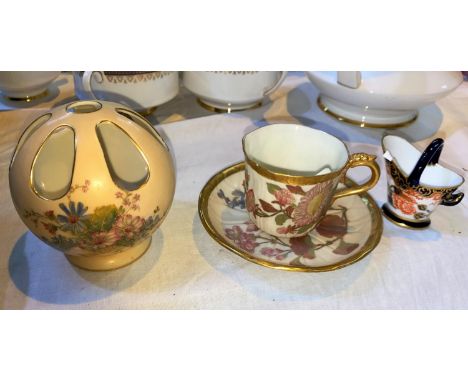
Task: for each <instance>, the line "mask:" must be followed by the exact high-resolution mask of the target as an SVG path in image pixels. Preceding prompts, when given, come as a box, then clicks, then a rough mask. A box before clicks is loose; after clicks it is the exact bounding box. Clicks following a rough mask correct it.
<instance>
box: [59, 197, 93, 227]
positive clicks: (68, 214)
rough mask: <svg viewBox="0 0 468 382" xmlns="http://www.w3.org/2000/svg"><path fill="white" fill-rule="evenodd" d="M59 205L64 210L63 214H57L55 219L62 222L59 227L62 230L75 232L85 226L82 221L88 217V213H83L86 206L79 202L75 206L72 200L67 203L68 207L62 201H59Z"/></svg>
mask: <svg viewBox="0 0 468 382" xmlns="http://www.w3.org/2000/svg"><path fill="white" fill-rule="evenodd" d="M59 207H60V208H61V210H62V211H63V212H65V216H64V215H57V220H58V221H59V222H60V223H62V225H61V227H60V228H61V229H62V230H64V231H71V232H73V233H77V232H80V231H82V230H83V229H84V228H85V223H84V222H85V220H86V219H88V217H89V215H85V213H86V211H88V207H85V206H84V205H83V203H81V202H78V204H77V205H76V206H75V202H72V201H70V202H69V203H68V207H67V206H66V205H65V204H63V203H60V204H59Z"/></svg>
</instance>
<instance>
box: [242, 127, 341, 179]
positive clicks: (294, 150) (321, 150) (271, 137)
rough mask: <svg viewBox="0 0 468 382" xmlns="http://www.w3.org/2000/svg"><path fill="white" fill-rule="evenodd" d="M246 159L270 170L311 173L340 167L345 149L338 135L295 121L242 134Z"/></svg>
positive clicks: (295, 173) (309, 174)
mask: <svg viewBox="0 0 468 382" xmlns="http://www.w3.org/2000/svg"><path fill="white" fill-rule="evenodd" d="M243 144H244V151H245V154H246V155H247V157H248V158H250V159H252V160H254V161H255V162H257V163H259V164H260V165H262V166H265V167H266V168H268V169H269V170H271V171H276V172H281V173H286V174H289V175H303V176H313V175H322V174H327V173H330V172H334V171H337V170H340V169H342V168H343V167H344V165H345V164H346V162H347V161H348V155H349V154H348V150H347V148H346V146H345V144H344V143H343V142H341V141H340V140H339V139H338V138H335V137H334V136H332V135H330V134H327V133H325V132H323V131H320V130H315V129H312V128H310V127H307V126H301V125H294V124H275V125H268V126H265V127H262V128H260V129H257V130H255V131H253V132H251V133H249V134H247V135H246V136H245V137H244V140H243Z"/></svg>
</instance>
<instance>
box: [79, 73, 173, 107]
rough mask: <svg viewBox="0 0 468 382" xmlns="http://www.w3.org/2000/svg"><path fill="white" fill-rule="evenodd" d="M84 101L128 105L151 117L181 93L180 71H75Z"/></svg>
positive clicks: (81, 97) (80, 95)
mask: <svg viewBox="0 0 468 382" xmlns="http://www.w3.org/2000/svg"><path fill="white" fill-rule="evenodd" d="M73 77H74V83H75V91H76V93H77V96H78V98H80V99H100V100H104V101H112V102H118V103H121V104H123V105H126V106H128V107H130V108H132V109H134V110H136V111H138V112H139V113H140V114H143V115H147V114H150V113H151V112H153V111H154V110H155V109H156V106H159V105H162V104H164V103H166V102H168V101H170V100H171V99H173V98H174V97H175V96H176V95H177V94H178V93H179V74H178V72H99V71H87V72H74V73H73Z"/></svg>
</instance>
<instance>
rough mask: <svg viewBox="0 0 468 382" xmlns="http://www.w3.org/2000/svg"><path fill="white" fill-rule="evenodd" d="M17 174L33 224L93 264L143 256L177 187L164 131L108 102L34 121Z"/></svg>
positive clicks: (114, 264)
mask: <svg viewBox="0 0 468 382" xmlns="http://www.w3.org/2000/svg"><path fill="white" fill-rule="evenodd" d="M9 179H10V192H11V197H12V199H13V202H14V205H15V207H16V210H17V212H18V214H19V215H20V217H21V219H22V220H23V222H24V223H25V224H26V225H27V226H28V228H29V229H30V230H31V231H32V232H33V233H34V234H35V235H36V236H37V237H38V238H40V239H41V240H42V241H44V242H45V243H46V244H48V245H50V246H51V247H53V248H55V249H58V250H60V251H62V252H63V253H65V254H66V256H67V258H68V260H69V261H70V262H71V263H72V264H74V265H76V266H78V267H80V268H84V269H88V270H110V269H116V268H120V267H122V266H125V265H128V264H130V263H131V262H133V261H134V260H136V259H137V258H139V257H140V256H142V255H143V254H144V253H145V251H146V250H147V248H148V246H149V244H150V241H151V234H152V233H153V232H154V231H155V230H156V229H157V228H158V227H159V225H160V224H161V222H162V221H163V219H164V218H165V216H166V215H167V212H168V210H169V208H170V206H171V203H172V199H173V196H174V190H175V172H174V166H173V162H172V157H171V155H170V153H169V149H168V147H167V145H166V144H165V142H164V141H163V139H162V138H161V137H160V136H159V135H158V133H157V132H156V130H154V128H153V127H152V126H151V125H150V124H149V122H147V121H146V120H145V119H144V118H142V117H141V116H140V115H139V114H137V113H135V112H134V111H132V110H130V109H128V108H126V107H124V106H123V105H120V104H117V103H111V102H105V101H78V102H73V103H70V104H68V105H64V106H59V107H56V108H54V109H52V110H50V112H48V113H46V114H44V115H42V116H40V117H39V118H37V119H36V120H35V121H33V122H32V123H31V124H30V125H29V126H28V127H27V128H26V130H25V131H24V133H23V135H22V136H21V138H20V141H19V143H18V145H17V147H16V150H15V152H14V154H13V157H12V160H11V164H10V178H9Z"/></svg>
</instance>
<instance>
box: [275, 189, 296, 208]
mask: <svg viewBox="0 0 468 382" xmlns="http://www.w3.org/2000/svg"><path fill="white" fill-rule="evenodd" d="M275 198H276V201H277V202H278V203H279V204H280V206H282V207H285V206H288V205H290V204H292V203H294V195H293V194H292V193H291V191H289V190H283V189H282V190H277V191H275Z"/></svg>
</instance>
